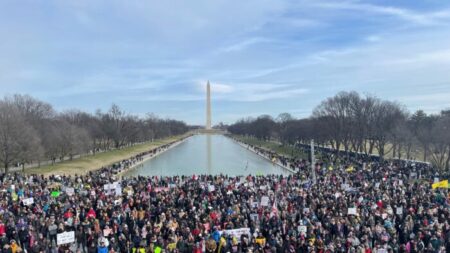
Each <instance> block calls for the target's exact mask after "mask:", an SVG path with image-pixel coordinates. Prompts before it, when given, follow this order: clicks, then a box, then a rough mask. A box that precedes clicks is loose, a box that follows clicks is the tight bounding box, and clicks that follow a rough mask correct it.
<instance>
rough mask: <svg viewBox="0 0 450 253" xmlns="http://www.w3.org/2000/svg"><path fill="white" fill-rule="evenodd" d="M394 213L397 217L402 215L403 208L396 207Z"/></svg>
mask: <svg viewBox="0 0 450 253" xmlns="http://www.w3.org/2000/svg"><path fill="white" fill-rule="evenodd" d="M395 213H396V214H398V215H402V214H403V207H397V209H396V210H395Z"/></svg>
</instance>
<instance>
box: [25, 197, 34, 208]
mask: <svg viewBox="0 0 450 253" xmlns="http://www.w3.org/2000/svg"><path fill="white" fill-rule="evenodd" d="M22 203H23V204H24V205H26V206H29V205H32V204H33V203H34V199H33V198H28V199H23V200H22Z"/></svg>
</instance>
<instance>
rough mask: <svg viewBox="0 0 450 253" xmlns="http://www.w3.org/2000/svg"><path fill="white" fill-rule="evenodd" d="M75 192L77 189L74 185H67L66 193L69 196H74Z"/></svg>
mask: <svg viewBox="0 0 450 253" xmlns="http://www.w3.org/2000/svg"><path fill="white" fill-rule="evenodd" d="M74 193H75V189H74V188H72V187H67V188H66V194H67V195H69V196H72V195H73V194H74Z"/></svg>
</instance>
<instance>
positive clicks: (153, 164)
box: [124, 134, 289, 176]
mask: <svg viewBox="0 0 450 253" xmlns="http://www.w3.org/2000/svg"><path fill="white" fill-rule="evenodd" d="M199 174H213V175H216V174H228V175H230V176H231V175H233V176H236V175H248V174H252V175H258V174H283V175H287V174H289V172H288V171H287V170H285V169H283V168H282V167H279V166H277V165H274V164H272V163H271V162H270V161H268V160H266V159H264V158H262V157H260V156H258V155H256V154H255V153H253V152H251V151H249V150H247V149H246V148H244V147H242V146H240V145H239V144H237V143H236V142H234V141H233V140H232V139H230V138H228V137H225V136H223V135H212V134H205V135H194V136H192V137H190V138H188V139H187V140H185V141H184V142H183V143H181V144H179V145H178V146H175V147H173V148H172V149H169V150H167V151H166V152H164V153H162V154H160V155H158V156H156V157H155V158H153V159H151V160H148V161H146V162H145V163H143V164H142V165H139V166H137V167H136V168H134V169H132V170H130V171H129V172H127V173H125V174H124V176H136V175H142V176H153V175H156V176H174V175H199Z"/></svg>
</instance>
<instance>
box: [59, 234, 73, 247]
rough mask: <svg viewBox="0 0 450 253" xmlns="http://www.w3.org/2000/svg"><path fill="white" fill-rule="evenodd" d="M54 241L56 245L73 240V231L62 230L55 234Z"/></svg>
mask: <svg viewBox="0 0 450 253" xmlns="http://www.w3.org/2000/svg"><path fill="white" fill-rule="evenodd" d="M56 242H57V244H58V245H63V244H67V243H73V242H75V231H70V232H64V233H60V234H57V235H56Z"/></svg>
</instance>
